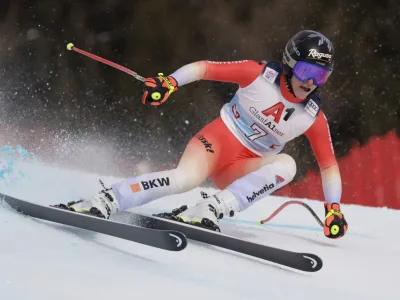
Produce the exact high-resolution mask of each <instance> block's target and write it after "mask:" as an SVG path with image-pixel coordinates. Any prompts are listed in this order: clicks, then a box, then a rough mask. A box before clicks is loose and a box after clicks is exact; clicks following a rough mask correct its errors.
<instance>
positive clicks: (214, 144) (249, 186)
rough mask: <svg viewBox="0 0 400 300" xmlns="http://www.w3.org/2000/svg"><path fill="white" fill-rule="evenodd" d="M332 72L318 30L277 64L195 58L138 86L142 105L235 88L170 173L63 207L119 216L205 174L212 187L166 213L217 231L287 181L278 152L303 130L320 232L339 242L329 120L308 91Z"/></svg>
mask: <svg viewBox="0 0 400 300" xmlns="http://www.w3.org/2000/svg"><path fill="white" fill-rule="evenodd" d="M333 69H334V47H333V45H332V43H331V42H330V41H329V39H328V38H326V37H325V36H324V35H323V34H321V33H319V32H316V31H311V30H303V31H300V32H298V33H297V34H296V35H294V36H293V37H292V38H291V39H290V40H289V41H288V43H287V44H286V47H285V49H284V51H283V59H282V63H279V62H275V61H262V62H255V61H251V60H243V61H230V62H214V61H198V62H194V63H190V64H188V65H185V66H183V67H181V68H179V69H178V70H176V71H175V72H174V73H172V74H170V75H169V76H164V75H163V74H162V73H159V74H158V76H157V77H153V78H147V79H146V80H145V91H144V95H143V98H142V102H143V104H147V103H150V104H151V105H161V104H163V103H165V102H166V101H167V99H168V97H169V96H170V95H171V93H173V92H176V91H177V90H178V87H179V88H182V86H184V85H185V84H188V83H191V82H193V81H197V80H215V81H222V82H232V83H236V84H238V85H239V88H238V90H237V92H236V94H235V96H234V97H233V98H232V100H231V101H230V103H228V104H225V105H224V106H223V107H222V109H221V112H220V117H218V118H217V119H215V120H214V121H212V122H211V123H209V124H207V125H206V126H205V127H204V128H203V129H201V130H200V131H199V132H198V133H197V134H196V135H195V136H194V137H193V138H192V139H191V140H190V141H189V143H188V145H187V147H186V149H185V151H184V153H183V155H182V157H181V159H180V161H179V164H178V166H177V168H175V169H172V170H167V171H161V172H154V173H149V174H144V175H140V176H137V177H134V178H128V179H126V180H123V181H122V182H119V183H116V184H113V185H112V186H111V188H105V187H104V188H103V189H102V190H101V191H100V192H99V193H98V194H96V195H95V196H94V197H93V198H92V199H89V200H80V201H76V202H70V203H68V204H67V205H66V207H67V208H69V209H70V210H73V211H76V212H86V213H91V214H94V215H96V216H99V217H102V218H109V216H110V215H111V214H112V213H114V212H116V211H118V210H127V209H130V208H133V207H136V206H140V205H144V204H146V203H149V202H150V201H153V200H155V199H158V198H161V197H164V196H168V195H173V194H178V193H183V192H186V191H189V190H191V189H194V188H195V187H198V186H200V185H201V184H202V183H203V182H204V181H205V180H206V179H207V178H209V179H211V180H212V182H213V183H214V184H215V185H216V186H217V187H218V188H219V189H220V191H219V192H217V193H216V194H215V195H213V196H211V197H209V198H206V199H203V200H201V201H199V202H198V203H197V204H196V205H195V206H193V207H190V208H187V207H186V206H182V207H181V208H178V209H175V210H174V211H173V212H172V213H166V214H162V216H164V217H169V218H171V219H175V220H179V221H182V222H186V223H189V224H195V225H200V226H203V227H207V228H209V229H212V230H219V227H218V219H221V218H223V217H226V216H229V217H232V216H233V215H234V214H235V213H236V212H240V211H243V210H245V209H246V208H248V207H249V206H250V205H252V204H253V203H255V202H256V201H258V200H259V199H261V198H263V197H265V196H267V195H270V194H271V193H273V192H275V191H276V190H277V189H279V188H281V187H283V186H284V185H286V184H288V183H289V182H290V181H291V180H292V179H293V177H294V176H295V174H296V163H295V161H294V159H293V158H292V157H291V156H289V155H287V154H283V153H280V152H281V150H282V149H283V147H284V146H285V144H286V143H287V142H289V141H291V140H293V139H294V138H296V137H297V136H299V135H301V134H305V135H306V137H307V138H308V140H309V142H310V144H311V146H312V150H313V152H314V155H315V157H316V159H317V161H318V164H319V167H320V170H321V177H322V184H323V190H324V196H325V202H324V208H325V222H324V234H325V236H327V237H329V238H339V237H342V236H343V235H344V234H345V233H346V231H347V222H346V220H345V217H344V215H343V214H342V212H341V210H340V200H341V193H342V183H341V178H340V172H339V168H338V164H337V161H336V158H335V155H334V152H333V147H332V142H331V137H330V133H329V127H328V122H327V120H326V117H325V115H324V113H323V112H322V110H321V101H320V99H319V97H318V96H317V94H316V90H317V89H318V88H319V87H321V86H323V85H324V84H325V83H326V81H327V80H328V78H329V76H330V75H331V73H332V71H333Z"/></svg>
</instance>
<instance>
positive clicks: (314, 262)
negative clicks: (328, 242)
mask: <svg viewBox="0 0 400 300" xmlns="http://www.w3.org/2000/svg"><path fill="white" fill-rule="evenodd" d="M302 256H303V258H304V260H305V261H307V262H308V263H309V265H307V266H306V268H305V269H303V271H307V272H317V271H319V270H321V269H322V266H323V262H322V259H321V258H320V257H319V256H317V255H315V254H310V253H302Z"/></svg>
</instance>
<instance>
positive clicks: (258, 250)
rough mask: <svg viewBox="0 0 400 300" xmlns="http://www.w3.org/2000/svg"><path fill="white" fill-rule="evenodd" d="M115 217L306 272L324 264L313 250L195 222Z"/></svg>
mask: <svg viewBox="0 0 400 300" xmlns="http://www.w3.org/2000/svg"><path fill="white" fill-rule="evenodd" d="M115 217H117V218H120V219H121V220H124V222H127V223H128V224H136V225H139V226H144V227H146V228H153V229H162V230H177V231H179V232H182V233H183V234H185V235H186V236H187V238H189V239H192V240H196V241H199V242H203V243H207V244H210V245H214V246H218V247H221V248H225V249H228V250H232V251H236V252H240V253H243V254H247V255H250V256H253V257H257V258H261V259H264V260H266V261H270V262H273V263H276V264H280V265H283V266H286V267H290V268H293V269H297V270H301V271H305V272H316V271H319V270H320V269H321V268H322V259H321V258H320V257H318V256H317V255H315V254H311V253H298V252H292V251H288V250H284V249H280V248H274V247H270V246H266V245H261V244H257V243H252V242H249V241H246V240H242V239H239V238H236V237H233V236H229V235H225V234H222V233H219V232H214V231H211V230H208V229H203V228H200V227H197V226H194V225H187V224H184V223H181V222H177V221H172V220H168V219H164V218H159V217H155V216H148V215H144V214H140V213H132V212H120V213H118V214H117V215H116V216H115Z"/></svg>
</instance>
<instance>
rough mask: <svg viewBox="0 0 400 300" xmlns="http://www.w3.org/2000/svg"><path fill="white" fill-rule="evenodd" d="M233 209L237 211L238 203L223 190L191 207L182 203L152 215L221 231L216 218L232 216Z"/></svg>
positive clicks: (229, 193) (230, 194) (228, 192)
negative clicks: (174, 207) (167, 210)
mask: <svg viewBox="0 0 400 300" xmlns="http://www.w3.org/2000/svg"><path fill="white" fill-rule="evenodd" d="M235 211H239V203H238V202H237V200H236V198H235V197H234V196H233V195H232V193H231V192H230V191H228V190H223V191H221V192H219V193H217V194H215V195H214V196H211V197H208V198H205V199H204V200H202V201H199V202H198V203H197V204H196V205H195V206H193V207H190V208H188V207H187V205H183V206H181V207H179V208H176V209H174V210H173V211H172V212H171V213H161V214H156V215H154V216H156V217H161V218H166V219H170V220H174V221H178V222H183V223H186V224H190V225H195V226H199V227H202V228H206V229H210V230H213V231H218V232H221V229H220V227H219V223H218V220H219V219H222V218H223V217H224V216H226V215H228V216H230V217H233V216H234V214H235Z"/></svg>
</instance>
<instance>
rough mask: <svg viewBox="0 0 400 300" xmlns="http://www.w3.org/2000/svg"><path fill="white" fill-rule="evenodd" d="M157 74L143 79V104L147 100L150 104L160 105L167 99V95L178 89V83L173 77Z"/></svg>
mask: <svg viewBox="0 0 400 300" xmlns="http://www.w3.org/2000/svg"><path fill="white" fill-rule="evenodd" d="M158 76H159V77H151V78H146V79H145V81H144V84H145V87H144V94H143V97H142V103H143V104H146V102H147V101H148V102H150V104H151V105H161V104H163V103H164V102H165V101H167V99H168V97H169V95H171V94H172V93H173V92H175V91H177V90H178V83H177V82H176V80H175V78H174V77H172V76H167V77H165V76H164V74H163V73H158Z"/></svg>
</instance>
